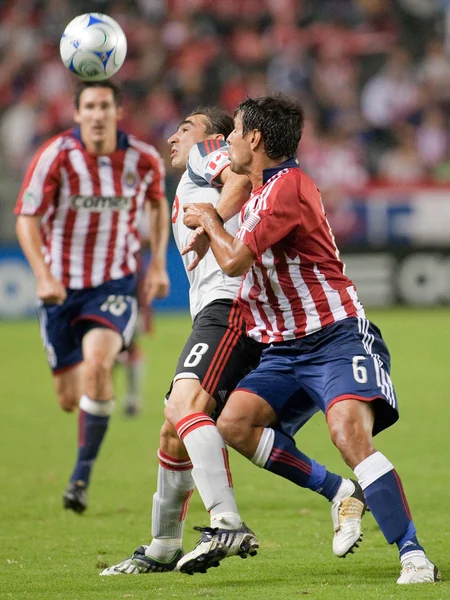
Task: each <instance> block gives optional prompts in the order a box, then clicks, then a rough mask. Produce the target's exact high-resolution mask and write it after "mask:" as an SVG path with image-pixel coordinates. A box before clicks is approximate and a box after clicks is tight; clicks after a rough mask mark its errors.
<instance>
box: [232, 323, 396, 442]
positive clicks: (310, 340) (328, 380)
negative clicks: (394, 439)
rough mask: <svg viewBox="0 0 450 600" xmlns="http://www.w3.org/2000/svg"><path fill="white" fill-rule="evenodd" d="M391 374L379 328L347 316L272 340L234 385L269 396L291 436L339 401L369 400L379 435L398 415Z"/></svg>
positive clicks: (283, 425)
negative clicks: (294, 335) (306, 332)
mask: <svg viewBox="0 0 450 600" xmlns="http://www.w3.org/2000/svg"><path fill="white" fill-rule="evenodd" d="M389 374H390V356H389V351H388V349H387V347H386V344H385V343H384V341H383V338H382V337H381V333H380V331H379V329H378V328H377V327H376V326H375V325H373V324H372V323H371V322H370V321H368V320H366V319H361V318H348V319H343V320H342V321H337V322H336V323H333V324H332V325H328V326H327V327H325V328H324V329H322V330H321V331H318V332H316V333H313V334H311V335H308V336H305V337H303V338H300V339H297V340H291V341H288V342H278V343H274V344H271V345H270V346H269V347H268V348H267V349H266V350H264V352H263V353H262V356H261V362H260V363H259V365H258V367H256V369H255V370H254V371H252V372H251V373H250V374H249V375H247V376H246V377H244V378H243V379H242V380H241V381H240V382H239V384H238V386H237V388H236V389H244V390H247V391H250V392H253V393H254V394H257V395H258V396H261V397H262V398H263V399H264V400H266V402H268V403H269V404H270V405H271V407H272V408H273V410H274V411H275V413H276V414H277V416H278V419H279V427H280V429H281V430H282V431H284V432H285V433H286V434H287V435H290V436H293V435H294V434H295V433H296V432H297V431H298V430H299V429H300V428H301V427H302V426H303V425H304V424H305V423H306V422H307V421H308V420H309V419H310V418H311V416H312V415H313V414H314V413H316V412H318V411H319V410H321V411H322V412H324V413H326V412H327V410H328V409H329V407H330V406H331V405H332V404H333V403H335V402H339V400H345V399H349V398H356V399H358V400H363V401H367V402H371V403H372V406H373V407H374V410H375V423H374V429H373V433H374V435H375V434H376V433H379V432H380V431H382V430H383V429H385V428H386V427H389V426H390V425H392V424H393V423H395V421H397V419H398V406H397V399H396V396H395V391H394V387H393V385H392V382H391V379H390V376H389Z"/></svg>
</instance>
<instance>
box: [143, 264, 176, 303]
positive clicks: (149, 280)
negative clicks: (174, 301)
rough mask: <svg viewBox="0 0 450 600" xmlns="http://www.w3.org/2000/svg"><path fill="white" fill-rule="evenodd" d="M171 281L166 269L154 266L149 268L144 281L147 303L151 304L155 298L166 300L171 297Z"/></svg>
mask: <svg viewBox="0 0 450 600" xmlns="http://www.w3.org/2000/svg"><path fill="white" fill-rule="evenodd" d="M169 290H170V281H169V275H168V273H167V270H166V269H165V268H162V267H159V266H156V265H152V263H151V262H150V266H149V268H148V271H147V274H146V276H145V279H144V294H145V301H146V302H148V303H149V304H150V302H153V300H154V299H155V298H165V297H166V296H168V295H169Z"/></svg>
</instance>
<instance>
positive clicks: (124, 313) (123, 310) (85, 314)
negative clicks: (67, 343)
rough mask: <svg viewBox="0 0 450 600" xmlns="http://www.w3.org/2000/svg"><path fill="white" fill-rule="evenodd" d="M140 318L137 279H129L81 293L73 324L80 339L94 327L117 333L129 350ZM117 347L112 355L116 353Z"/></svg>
mask: <svg viewBox="0 0 450 600" xmlns="http://www.w3.org/2000/svg"><path fill="white" fill-rule="evenodd" d="M137 317H138V309H137V300H136V278H135V277H134V276H131V275H129V276H127V277H122V278H121V279H117V280H114V281H107V282H106V283H103V284H102V285H99V286H98V287H96V288H91V289H88V290H80V292H79V307H78V314H77V317H76V318H75V319H74V321H73V324H74V329H75V331H76V333H77V334H78V336H79V337H81V338H84V336H85V334H86V333H87V332H88V331H89V330H90V329H91V328H92V324H94V325H95V324H97V325H98V326H99V327H101V328H104V329H108V330H111V331H113V332H116V333H118V334H119V336H120V337H121V339H122V345H123V347H124V348H126V347H127V346H128V345H129V344H130V343H131V340H132V338H133V335H134V333H135V331H136V324H137ZM115 346H116V344H114V349H113V350H112V352H115V353H117V352H116V348H115ZM119 350H120V349H119Z"/></svg>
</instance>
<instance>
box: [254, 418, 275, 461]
mask: <svg viewBox="0 0 450 600" xmlns="http://www.w3.org/2000/svg"><path fill="white" fill-rule="evenodd" d="M274 439H275V431H274V430H273V429H271V428H270V427H266V428H265V429H263V432H262V435H261V438H260V440H259V443H258V447H257V448H256V452H255V454H254V455H253V456H252V459H251V460H252V463H253V464H254V465H256V466H257V467H260V468H261V469H263V468H264V465H265V464H266V462H267V461H268V460H269V456H270V453H271V452H272V448H273V440H274Z"/></svg>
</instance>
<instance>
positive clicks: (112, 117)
mask: <svg viewBox="0 0 450 600" xmlns="http://www.w3.org/2000/svg"><path fill="white" fill-rule="evenodd" d="M74 118H75V122H76V123H78V124H79V125H80V129H81V138H82V140H83V142H84V143H85V145H86V147H87V149H88V151H92V152H99V151H101V152H113V151H114V150H115V146H116V138H117V121H118V120H119V118H120V109H119V107H118V106H117V105H116V103H115V101H114V94H113V91H112V90H111V89H109V88H101V87H98V88H97V87H96V88H86V89H85V90H83V91H82V92H81V96H80V105H79V108H78V110H76V111H75V115H74Z"/></svg>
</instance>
